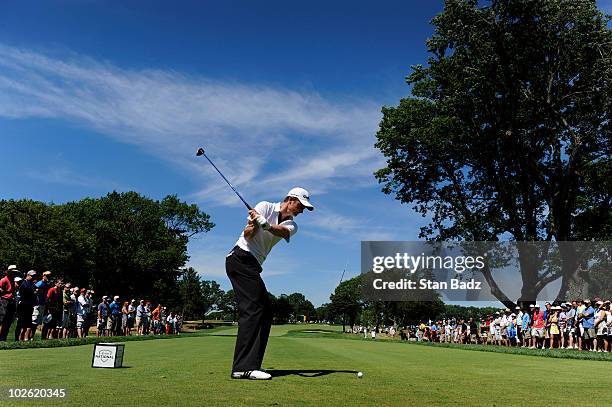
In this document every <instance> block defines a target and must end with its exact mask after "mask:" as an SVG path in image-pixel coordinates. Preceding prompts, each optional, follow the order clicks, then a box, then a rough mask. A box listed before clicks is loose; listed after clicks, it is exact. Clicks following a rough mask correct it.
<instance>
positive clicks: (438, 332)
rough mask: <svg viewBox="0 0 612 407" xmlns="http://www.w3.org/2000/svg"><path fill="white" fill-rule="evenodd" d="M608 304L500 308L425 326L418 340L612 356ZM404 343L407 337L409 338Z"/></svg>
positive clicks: (417, 334) (579, 302) (418, 332)
mask: <svg viewBox="0 0 612 407" xmlns="http://www.w3.org/2000/svg"><path fill="white" fill-rule="evenodd" d="M610 304H611V303H610V301H609V300H606V301H604V300H602V299H601V298H595V299H594V301H593V302H591V300H589V299H585V300H581V299H577V300H574V301H572V302H569V303H562V304H559V305H553V304H551V303H549V302H547V303H545V305H544V308H543V309H541V307H540V305H538V304H531V305H530V306H529V307H528V308H527V309H524V310H523V309H521V307H516V309H515V311H514V312H512V311H511V310H510V309H508V308H505V309H501V310H499V311H497V312H495V314H492V315H488V316H487V317H486V318H481V319H474V318H468V319H456V318H450V319H443V320H438V321H433V322H432V321H428V323H425V322H421V323H420V324H419V325H418V326H417V327H416V329H415V332H414V336H415V337H416V340H418V341H430V342H441V343H444V342H447V343H459V344H469V343H471V344H483V345H499V346H514V347H523V348H530V349H576V350H582V351H590V352H612V310H611V307H610ZM404 335H405V336H406V337H405V338H402V339H408V335H407V334H406V333H404Z"/></svg>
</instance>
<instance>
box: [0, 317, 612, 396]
mask: <svg viewBox="0 0 612 407" xmlns="http://www.w3.org/2000/svg"><path fill="white" fill-rule="evenodd" d="M320 328H323V329H328V328H327V327H325V328H324V327H320ZM295 329H296V326H295V325H294V326H281V327H274V329H273V332H272V336H271V338H270V342H269V346H268V352H267V354H266V358H265V361H264V367H265V368H267V369H269V370H270V371H271V372H272V373H273V374H274V372H276V373H277V377H275V378H274V379H273V380H271V381H269V382H254V381H246V380H231V379H230V378H229V373H230V366H231V358H232V352H233V348H234V340H235V338H234V337H233V336H232V334H233V333H235V328H226V329H223V330H220V331H216V332H215V333H213V334H210V335H202V336H192V337H184V338H181V339H169V340H159V341H138V342H129V343H126V347H125V358H124V365H125V366H127V367H128V368H125V369H93V368H91V367H90V365H91V355H92V348H93V346H91V345H86V346H75V347H63V348H51V349H17V350H8V351H2V352H0V383H1V385H0V386H2V389H4V390H3V391H6V390H5V389H6V388H7V387H13V386H14V387H46V388H49V387H63V388H66V389H68V398H67V399H66V400H62V401H57V402H51V401H49V400H44V401H38V402H25V401H18V402H6V400H0V405H15V406H17V405H19V406H21V405H41V406H42V405H49V404H54V405H62V406H64V405H66V406H79V405H82V404H84V403H86V404H88V405H93V406H102V405H104V406H108V405H112V406H135V405H138V406H140V405H162V406H166V405H170V406H174V405H176V406H183V405H186V406H191V405H193V406H196V405H197V406H204V405H206V406H210V405H212V406H215V405H222V406H234V405H248V406H260V405H263V406H273V405H281V406H295V405H298V406H300V405H312V406H328V405H333V406H344V405H352V406H359V405H371V406H395V405H397V406H405V405H416V406H420V405H453V406H456V405H470V406H472V405H474V406H478V405H483V406H492V405H498V406H502V405H503V406H507V405H512V406H514V405H516V406H522V405H545V404H546V405H558V406H567V405H572V404H574V403H573V402H576V401H577V400H578V399H577V398H576V397H578V396H577V393H576V392H575V391H571V392H568V389H569V388H568V386H570V385H571V383H574V382H575V378H576V377H588V378H589V379H588V380H587V382H588V383H590V384H589V386H587V387H588V388H589V389H592V388H593V387H592V386H593V383H594V380H595V381H596V380H600V379H601V380H602V381H601V382H600V384H601V385H600V386H597V393H598V396H597V398H596V399H595V398H589V397H582V396H580V397H579V399H580V405H581V406H590V405H601V404H602V401H603V400H605V401H607V400H611V399H612V387H611V386H609V385H607V379H604V378H609V377H610V376H611V375H612V363H602V362H598V361H590V360H569V359H553V358H536V357H529V356H524V355H514V354H501V353H490V352H469V351H465V350H461V349H453V348H442V347H436V346H411V345H407V344H405V343H400V342H394V341H368V340H341V339H336V338H334V337H327V336H326V335H331V336H336V334H335V333H333V332H332V333H329V334H324V333H320V332H319V333H317V332H311V333H304V332H301V333H297V332H290V331H292V330H295ZM303 329H304V330H316V329H317V327H311V326H304V327H303ZM357 371H363V372H364V378H363V379H358V378H357V377H356V375H355V373H356V372H357ZM576 375H578V376H576ZM580 375H582V376H580ZM592 393H593V392H592V391H587V392H580V394H592ZM604 404H605V403H604Z"/></svg>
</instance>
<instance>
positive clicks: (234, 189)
mask: <svg viewBox="0 0 612 407" xmlns="http://www.w3.org/2000/svg"><path fill="white" fill-rule="evenodd" d="M202 155H203V156H204V157H206V159H207V160H208V162H209V163H210V165H212V166H213V167H214V168H215V170H217V172H218V173H219V175H221V178H223V179H224V180H225V182H227V185H229V186H230V188H231V189H232V191H234V192H235V193H236V195H238V198H240V200H241V201H242V203H244V204H245V205H246V207H247V209H248V210H251V209H253V208H252V207H251V205H249V204H248V203H247V201H245V200H244V198H243V197H242V195H240V193H239V192H238V191H236V188H234V186H233V185H232V184H231V183H230V182H229V181H228V180H227V178H225V175H223V173H222V172H221V171H219V169H218V168H217V166H216V165H215V163H213V162H212V161H211V159H210V158H208V156H207V155H206V153H202Z"/></svg>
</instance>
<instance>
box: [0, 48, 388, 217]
mask: <svg viewBox="0 0 612 407" xmlns="http://www.w3.org/2000/svg"><path fill="white" fill-rule="evenodd" d="M0 116H2V117H8V118H32V117H34V118H36V117H44V118H56V119H60V120H66V121H70V122H73V123H77V124H79V125H81V126H85V127H89V128H92V129H95V130H97V131H99V132H100V133H102V134H106V135H108V136H111V137H114V138H116V139H118V140H120V141H122V142H125V143H131V144H136V145H138V146H139V147H141V148H142V149H143V150H145V151H146V152H148V153H150V154H154V155H157V156H159V157H162V158H163V159H165V160H168V161H170V162H172V163H173V164H175V165H176V166H179V167H181V168H183V169H185V170H186V171H188V172H189V173H192V174H194V175H197V177H198V179H201V180H202V187H201V188H200V190H198V191H196V192H194V194H193V196H194V197H196V199H199V200H201V201H203V202H206V203H207V204H219V205H227V204H231V205H235V204H237V200H236V199H235V198H234V197H232V195H231V191H228V189H227V187H225V186H224V185H223V184H222V183H220V181H219V180H218V179H216V178H217V177H218V175H217V174H215V173H214V172H213V171H212V170H211V168H209V167H208V164H207V163H206V162H205V161H204V160H200V161H196V160H194V157H193V150H194V147H195V146H198V145H200V144H203V145H204V147H205V148H208V149H209V151H208V154H209V155H210V156H211V158H213V160H214V161H215V163H216V164H217V165H218V166H219V167H222V168H223V171H224V173H225V174H226V176H228V177H229V178H230V179H231V180H232V181H233V183H234V184H235V185H237V186H240V188H241V189H242V190H243V191H244V192H245V193H246V194H248V195H249V196H260V195H261V194H265V195H271V194H272V195H280V194H282V193H284V192H285V191H286V189H287V188H289V187H291V186H293V185H294V184H297V183H301V184H302V185H304V186H306V187H310V188H311V189H312V192H313V193H316V194H323V193H325V192H327V191H329V190H335V189H338V188H358V187H360V186H364V185H368V184H369V185H371V183H373V182H374V181H373V179H372V178H371V173H372V171H373V170H374V169H376V168H379V167H380V164H381V162H380V158H379V157H378V156H377V154H376V152H375V151H374V149H373V147H372V146H373V143H374V132H375V130H376V126H377V123H378V120H379V118H380V113H379V106H378V104H376V103H374V102H373V101H350V103H349V102H339V101H334V100H330V99H326V98H323V97H322V96H320V95H319V94H317V93H314V92H311V91H309V92H302V91H297V90H292V89H286V88H282V87H272V86H263V85H258V84H245V83H238V82H231V81H218V80H213V79H210V78H206V77H202V76H190V75H185V74H181V73H178V72H175V71H164V70H155V69H150V70H130V69H123V68H119V67H117V66H114V65H112V64H110V63H108V62H105V61H97V60H94V59H92V58H88V57H85V56H80V55H75V54H68V55H67V54H66V53H63V54H61V55H59V56H58V55H52V54H51V53H49V52H45V53H42V52H35V51H32V50H28V49H21V48H15V47H11V46H7V45H2V44H0ZM298 139H299V142H298ZM364 175H366V177H364Z"/></svg>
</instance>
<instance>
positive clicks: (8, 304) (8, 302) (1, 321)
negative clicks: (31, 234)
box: [0, 264, 19, 341]
mask: <svg viewBox="0 0 612 407" xmlns="http://www.w3.org/2000/svg"><path fill="white" fill-rule="evenodd" d="M18 271H19V270H17V266H15V265H14V264H11V265H10V266H8V267H7V268H6V270H4V277H3V278H2V279H0V341H6V337H7V336H8V331H9V328H10V327H11V325H12V323H13V321H14V320H15V314H16V312H17V302H16V301H15V288H14V285H15V281H14V278H15V275H16V274H17V273H18Z"/></svg>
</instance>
